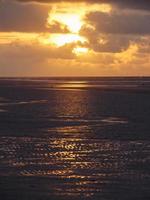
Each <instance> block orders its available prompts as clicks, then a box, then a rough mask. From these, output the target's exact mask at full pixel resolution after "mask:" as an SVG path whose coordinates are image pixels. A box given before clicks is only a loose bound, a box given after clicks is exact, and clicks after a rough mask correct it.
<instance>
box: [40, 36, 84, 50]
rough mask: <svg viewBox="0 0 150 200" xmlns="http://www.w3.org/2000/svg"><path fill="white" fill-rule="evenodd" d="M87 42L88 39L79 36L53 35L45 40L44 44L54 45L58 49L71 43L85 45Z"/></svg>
mask: <svg viewBox="0 0 150 200" xmlns="http://www.w3.org/2000/svg"><path fill="white" fill-rule="evenodd" d="M85 41H86V38H84V37H81V36H80V35H78V34H52V35H51V36H49V37H47V38H45V39H43V43H44V44H46V45H48V44H54V45H56V46H58V47H60V46H63V45H65V44H69V43H76V42H81V43H84V42H85Z"/></svg>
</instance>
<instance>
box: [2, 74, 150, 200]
mask: <svg viewBox="0 0 150 200" xmlns="http://www.w3.org/2000/svg"><path fill="white" fill-rule="evenodd" d="M0 199H1V200H82V199H83V200H84V199H86V200H87V199H88V200H89V199H91V200H150V77H103V78H102V77H101V78H98V77H93V78H92V77H78V78H77V77H69V78H68V77H53V78H50V77H45V78H41V77H34V78H0Z"/></svg>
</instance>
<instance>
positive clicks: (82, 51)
mask: <svg viewBox="0 0 150 200" xmlns="http://www.w3.org/2000/svg"><path fill="white" fill-rule="evenodd" d="M88 51H89V49H88V48H86V47H75V48H74V49H73V53H75V54H76V55H82V54H86V53H88Z"/></svg>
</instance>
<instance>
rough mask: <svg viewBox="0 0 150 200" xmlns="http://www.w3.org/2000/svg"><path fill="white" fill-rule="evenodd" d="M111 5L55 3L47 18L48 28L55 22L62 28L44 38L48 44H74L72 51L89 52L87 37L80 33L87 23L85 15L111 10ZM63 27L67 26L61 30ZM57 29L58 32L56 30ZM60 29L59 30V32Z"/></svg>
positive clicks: (78, 53)
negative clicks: (86, 44)
mask: <svg viewBox="0 0 150 200" xmlns="http://www.w3.org/2000/svg"><path fill="white" fill-rule="evenodd" d="M110 10H111V7H110V6H109V5H108V4H92V5H90V6H89V4H86V3H83V2H82V3H74V4H72V3H71V4H70V3H63V2H62V3H59V4H57V3H56V4H54V5H53V7H52V8H51V10H50V12H49V15H48V18H47V24H46V25H47V28H50V27H52V28H53V29H54V27H53V25H54V24H55V23H57V24H58V26H59V25H60V29H59V28H58V29H57V30H53V32H52V33H50V34H49V36H48V37H47V38H45V39H44V40H43V43H44V44H46V45H49V44H51V45H56V46H57V47H61V46H64V45H66V44H73V46H72V48H73V49H72V52H73V53H74V54H76V55H82V54H86V53H88V51H89V49H88V48H86V46H85V43H87V42H88V39H87V38H86V37H83V36H81V35H80V30H81V28H82V27H83V26H84V25H86V23H87V22H86V20H85V16H86V14H87V13H89V12H93V11H101V12H110ZM61 27H65V32H64V30H61ZM55 31H56V32H55ZM57 31H58V32H57Z"/></svg>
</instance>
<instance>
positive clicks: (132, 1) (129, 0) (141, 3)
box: [17, 0, 150, 11]
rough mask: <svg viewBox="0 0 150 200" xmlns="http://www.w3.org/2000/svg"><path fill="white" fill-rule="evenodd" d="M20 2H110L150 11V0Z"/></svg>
mask: <svg viewBox="0 0 150 200" xmlns="http://www.w3.org/2000/svg"><path fill="white" fill-rule="evenodd" d="M17 1H19V2H40V3H56V2H70V3H76V2H87V3H110V4H113V5H116V6H119V7H120V8H131V9H140V10H141V9H143V10H148V11H150V1H149V0H17Z"/></svg>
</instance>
